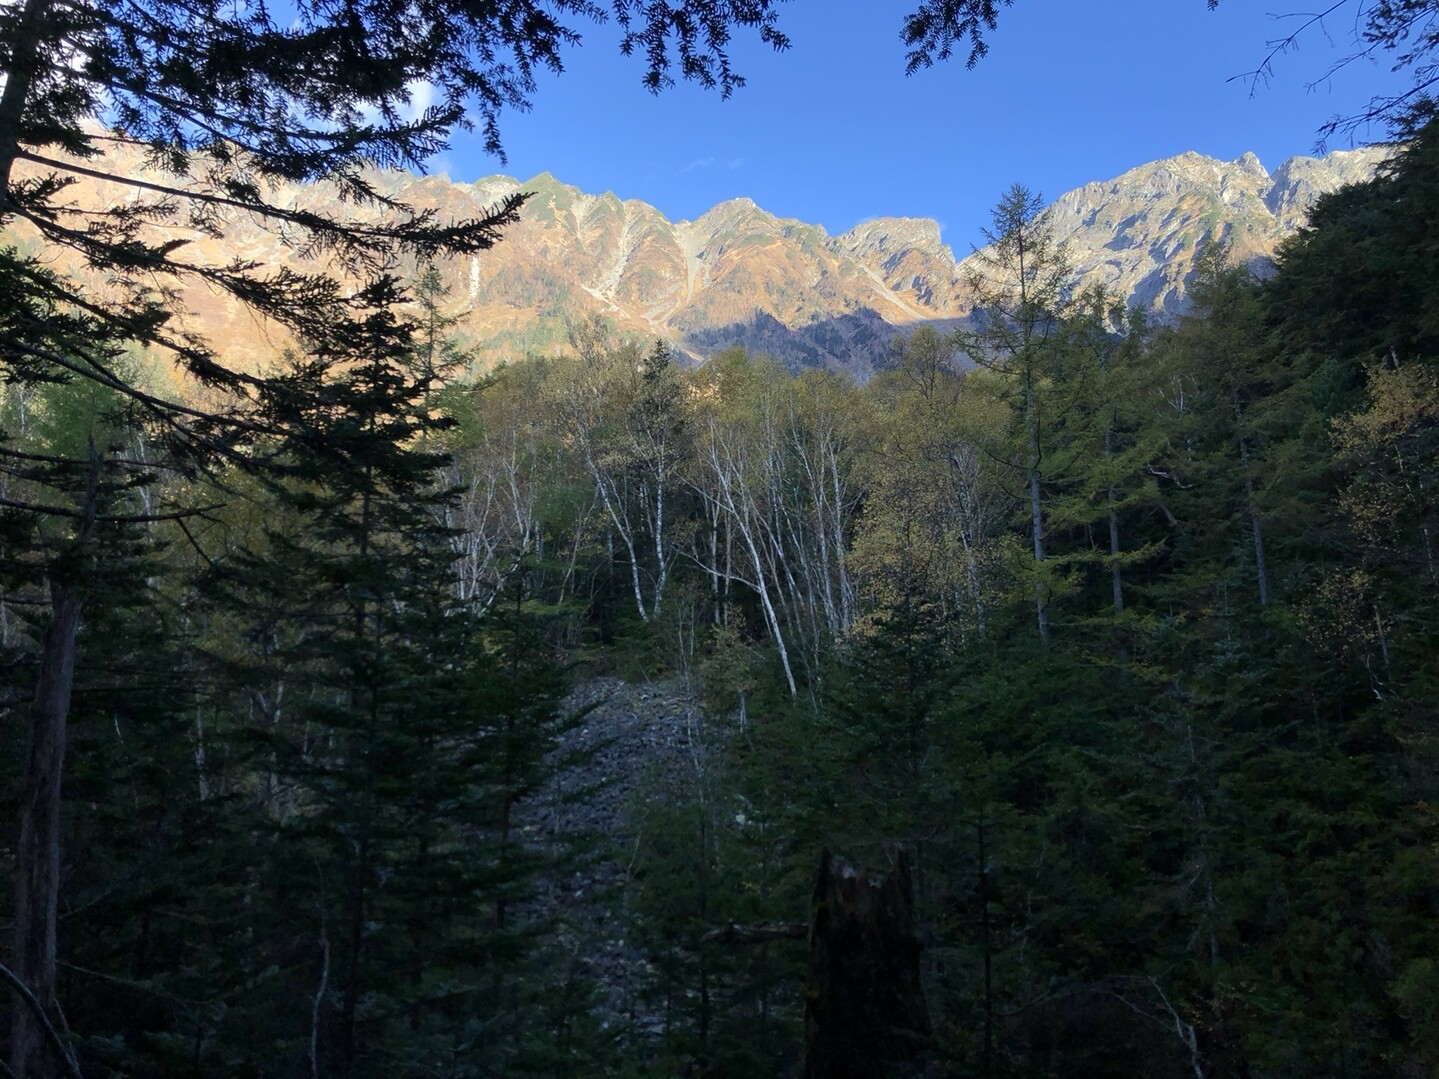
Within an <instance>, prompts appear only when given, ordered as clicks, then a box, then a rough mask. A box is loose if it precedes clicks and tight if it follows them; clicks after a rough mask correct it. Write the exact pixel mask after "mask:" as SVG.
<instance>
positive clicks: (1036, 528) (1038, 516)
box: [1025, 388, 1049, 641]
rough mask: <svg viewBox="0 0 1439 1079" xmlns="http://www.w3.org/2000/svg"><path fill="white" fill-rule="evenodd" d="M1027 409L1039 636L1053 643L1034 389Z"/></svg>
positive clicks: (1028, 393) (1027, 396) (1029, 391)
mask: <svg viewBox="0 0 1439 1079" xmlns="http://www.w3.org/2000/svg"><path fill="white" fill-rule="evenodd" d="M1025 408H1026V409H1027V410H1028V411H1029V524H1030V538H1031V539H1032V540H1033V541H1034V611H1035V621H1036V623H1037V625H1038V626H1039V636H1040V637H1041V638H1043V639H1044V640H1046V641H1047V640H1049V611H1048V596H1046V595H1045V587H1044V579H1043V578H1042V577H1041V576H1040V574H1039V571H1040V569H1041V567H1043V565H1044V508H1043V505H1042V504H1041V502H1040V498H1039V460H1040V457H1039V417H1038V416H1037V415H1036V414H1035V411H1034V409H1035V404H1034V390H1033V388H1029V389H1026V390H1025Z"/></svg>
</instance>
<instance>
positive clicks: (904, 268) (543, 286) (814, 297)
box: [19, 148, 1385, 378]
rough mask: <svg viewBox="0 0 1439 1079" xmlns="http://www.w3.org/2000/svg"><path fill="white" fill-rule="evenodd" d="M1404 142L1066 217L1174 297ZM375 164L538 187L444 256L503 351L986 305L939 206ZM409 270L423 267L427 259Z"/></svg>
mask: <svg viewBox="0 0 1439 1079" xmlns="http://www.w3.org/2000/svg"><path fill="white" fill-rule="evenodd" d="M1384 153H1385V151H1384V150H1383V149H1381V148H1368V149H1360V150H1352V151H1341V152H1337V153H1332V154H1329V155H1327V156H1326V157H1323V158H1317V159H1316V158H1302V157H1296V158H1292V159H1290V160H1289V161H1286V162H1284V163H1283V164H1282V165H1280V166H1279V167H1278V168H1277V169H1276V170H1275V171H1274V172H1273V173H1270V172H1268V171H1266V170H1265V169H1264V167H1263V166H1262V165H1261V164H1260V163H1259V161H1258V159H1257V158H1255V157H1254V155H1253V154H1245V155H1244V156H1242V157H1240V158H1239V159H1237V160H1235V161H1230V162H1223V161H1218V160H1215V159H1213V158H1209V157H1204V156H1203V155H1200V154H1197V153H1192V152H1191V153H1185V154H1180V155H1179V156H1177V157H1172V158H1167V159H1165V160H1162V161H1156V162H1151V163H1150V164H1147V165H1141V166H1139V167H1137V168H1134V169H1131V170H1130V171H1128V172H1126V173H1124V174H1123V175H1122V176H1119V177H1116V178H1115V179H1113V180H1108V181H1104V182H1099V183H1091V184H1086V185H1085V186H1084V187H1081V188H1078V189H1076V190H1074V191H1070V192H1068V193H1067V194H1065V195H1063V196H1061V197H1060V198H1059V199H1058V200H1057V201H1056V202H1055V203H1054V204H1053V205H1052V207H1051V213H1052V222H1053V226H1054V229H1055V233H1056V236H1057V238H1059V239H1061V240H1063V241H1065V243H1066V244H1067V248H1068V252H1069V256H1070V258H1071V260H1072V262H1073V264H1074V266H1075V268H1076V275H1077V280H1078V281H1079V282H1080V283H1084V284H1088V283H1102V284H1104V285H1106V286H1108V287H1109V288H1110V289H1112V290H1113V291H1114V292H1115V293H1116V294H1117V295H1121V296H1124V297H1125V298H1127V299H1128V300H1129V301H1130V302H1131V303H1134V304H1141V305H1143V306H1146V307H1149V308H1152V309H1154V310H1156V311H1159V312H1161V313H1167V314H1174V313H1176V312H1178V311H1180V310H1182V309H1183V306H1184V302H1185V300H1184V297H1185V283H1186V280H1187V278H1188V276H1189V273H1190V271H1191V269H1192V265H1193V259H1194V256H1195V254H1196V252H1197V251H1198V250H1199V249H1200V248H1201V247H1202V246H1203V245H1204V244H1205V243H1206V242H1208V240H1210V239H1211V238H1216V237H1217V238H1222V239H1226V240H1228V241H1229V242H1230V243H1232V244H1233V245H1234V248H1235V250H1236V251H1237V252H1238V253H1239V254H1240V256H1241V257H1244V258H1246V259H1249V260H1251V261H1252V262H1253V263H1254V264H1255V265H1256V266H1257V267H1258V268H1260V269H1263V267H1264V266H1265V260H1266V259H1267V258H1268V256H1269V255H1271V254H1272V253H1273V251H1274V249H1275V247H1276V245H1277V244H1278V243H1279V241H1280V240H1282V238H1283V237H1284V236H1286V235H1288V234H1290V233H1291V232H1293V231H1294V230H1295V229H1297V228H1299V227H1300V226H1301V225H1302V223H1303V220H1304V216H1305V214H1306V213H1307V211H1308V209H1309V207H1310V206H1311V205H1313V202H1314V200H1315V199H1316V198H1317V197H1318V196H1319V195H1320V194H1321V193H1323V192H1326V191H1331V190H1334V189H1336V188H1338V187H1339V186H1341V185H1343V184H1345V183H1351V182H1354V181H1356V180H1361V179H1364V178H1366V177H1368V176H1369V175H1371V174H1372V172H1373V170H1374V168H1375V166H1376V165H1377V164H1378V163H1379V161H1381V160H1382V159H1383V156H1384ZM107 165H108V168H109V171H112V172H117V173H120V174H128V175H138V174H140V173H142V172H143V166H142V163H141V161H140V159H139V158H138V156H129V157H127V156H125V155H124V154H119V155H117V156H116V157H115V158H114V159H113V160H111V161H110V162H108V163H107ZM375 182H376V185H377V187H379V188H380V189H381V190H382V191H383V193H385V194H387V195H391V196H394V197H396V198H399V199H401V200H403V201H406V202H409V203H411V204H413V205H414V206H416V207H417V208H419V209H433V210H434V211H436V213H437V215H438V216H439V217H440V218H441V219H445V218H450V219H461V218H467V217H473V216H475V215H477V214H478V213H479V212H481V211H483V210H484V209H485V208H486V207H488V206H491V205H493V204H494V203H495V202H496V201H498V200H499V199H500V198H502V197H503V196H505V195H508V194H510V193H512V192H515V191H528V192H531V193H532V197H531V199H530V201H529V202H528V204H527V205H526V208H525V210H524V213H523V216H522V219H521V221H520V223H519V224H518V225H516V226H513V227H511V228H510V229H509V230H508V231H507V232H506V234H505V238H504V240H503V242H502V243H501V244H500V245H499V246H497V247H496V248H495V249H494V250H493V251H490V252H486V253H485V254H483V255H479V256H474V257H471V258H468V259H455V260H451V261H449V262H446V263H443V264H441V265H440V266H439V267H438V268H439V270H440V273H441V276H442V279H443V281H444V282H445V284H446V286H447V287H448V289H449V293H448V299H447V307H448V309H449V313H450V314H453V315H455V316H456V317H458V318H459V319H460V326H461V329H462V330H463V332H464V333H465V335H466V336H467V337H469V338H470V339H471V340H472V341H473V342H474V343H475V344H477V345H479V346H480V348H481V349H482V350H483V353H484V355H485V356H486V359H487V361H488V362H497V361H499V360H502V359H507V358H514V357H518V356H521V355H524V354H526V353H529V352H553V351H556V350H558V349H561V348H563V347H564V346H565V343H566V338H567V332H568V326H569V325H571V324H572V323H573V322H574V321H575V320H578V319H583V318H587V317H590V316H596V315H597V316H601V317H603V318H605V319H607V320H609V321H610V322H611V323H612V324H613V325H614V327H615V328H616V329H617V330H618V331H619V332H620V333H621V334H632V335H638V336H642V337H647V338H655V337H658V338H663V339H665V340H667V341H669V342H671V343H672V344H673V345H674V346H675V347H677V348H678V349H680V350H682V351H683V352H685V353H686V354H688V355H689V356H690V357H692V358H693V359H694V360H697V361H698V360H703V359H704V358H707V357H708V356H711V355H714V354H715V353H716V352H719V351H721V350H723V349H725V348H727V347H730V346H732V345H742V346H744V347H746V348H749V349H751V350H754V351H764V352H768V353H771V354H773V355H776V356H778V357H780V358H782V359H784V360H785V361H786V362H788V363H790V364H791V365H793V366H801V365H817V366H823V367H829V368H833V369H838V370H844V371H848V372H850V373H852V374H854V375H856V376H857V377H860V378H864V377H866V376H867V375H868V374H869V373H870V372H871V371H872V370H873V368H874V366H875V364H876V363H879V362H881V361H882V359H883V357H884V356H885V354H886V352H887V351H888V349H889V348H890V342H891V340H892V338H893V336H894V334H895V333H897V332H902V331H903V329H904V328H906V327H910V326H914V325H916V324H920V323H933V324H937V325H940V326H947V325H954V324H956V323H958V322H959V321H960V320H962V319H964V318H965V316H966V315H967V314H968V312H969V305H968V303H967V300H966V297H967V294H968V288H967V285H966V281H967V279H968V274H969V271H970V269H971V266H972V263H970V261H969V260H968V259H966V260H962V261H959V262H956V260H955V257H954V254H953V252H952V251H951V250H950V248H949V247H948V246H946V245H945V244H944V242H943V241H942V239H941V237H940V230H939V226H938V224H937V223H936V222H934V221H931V220H927V219H917V218H904V217H887V218H878V219H875V220H872V221H867V222H864V223H863V224H860V225H857V226H856V227H855V228H853V229H850V230H849V231H847V232H844V233H841V234H839V235H837V236H831V235H830V234H828V233H827V232H826V231H825V230H824V229H823V228H821V227H820V226H818V225H811V224H806V223H805V222H802V221H799V220H795V219H791V218H780V217H776V216H775V215H773V214H770V213H768V212H766V211H765V210H763V209H762V208H760V207H759V206H756V205H755V204H754V203H753V202H752V201H751V200H749V199H743V198H741V199H733V200H730V201H728V202H723V203H720V204H719V205H718V206H715V207H714V208H712V209H711V210H709V211H708V212H706V213H705V214H703V215H702V216H700V217H699V218H698V219H697V220H694V221H678V222H671V221H669V220H668V219H666V218H665V217H664V215H663V214H661V213H660V212H659V211H658V210H657V209H655V208H654V207H653V206H650V205H648V204H647V203H644V202H641V201H638V200H634V199H631V200H621V199H619V198H618V197H616V196H615V195H614V194H613V193H605V194H603V195H591V194H587V193H585V192H582V191H580V190H579V189H578V188H576V187H572V186H570V185H567V184H564V183H562V182H561V181H559V180H558V179H556V178H555V177H553V176H551V175H549V174H548V173H542V174H540V175H539V176H536V177H533V178H532V179H530V180H527V181H524V182H520V181H518V180H516V179H514V178H512V177H508V176H490V177H486V178H484V179H482V180H479V181H477V182H475V183H473V184H458V183H453V182H451V181H450V180H449V179H448V178H447V177H444V176H425V177H416V176H413V175H410V174H408V173H401V172H388V173H382V174H377V175H376V177H375ZM74 191H75V194H74V199H75V201H76V203H77V204H80V205H90V206H98V205H105V204H107V203H110V202H112V201H113V200H117V199H120V198H126V197H129V194H130V192H129V190H128V189H127V188H125V187H122V186H120V185H115V184H108V183H90V184H82V185H77V186H76V188H75V189H74ZM277 195H278V197H279V198H281V199H282V200H283V201H285V202H288V203H289V204H292V205H296V206H314V207H321V206H324V205H326V204H327V203H330V202H331V201H333V200H334V198H335V193H334V191H333V190H332V189H330V188H329V186H328V185H326V184H316V185H311V186H308V187H293V188H289V189H281V190H280V191H279V192H277ZM360 212H361V213H364V211H360ZM19 238H20V240H21V241H22V242H23V241H24V240H25V237H24V236H23V233H21V234H20V235H19ZM194 246H195V248H196V249H197V250H198V251H199V252H200V253H201V254H202V255H204V256H205V257H207V258H209V259H211V260H213V261H216V262H220V261H225V260H227V259H228V258H230V257H234V256H235V255H236V254H239V255H241V256H243V257H247V258H254V259H257V260H260V261H262V262H264V263H267V264H270V265H281V264H284V263H286V262H300V261H302V259H301V255H300V253H298V252H295V251H292V250H289V249H287V248H286V247H285V246H284V245H283V244H282V243H281V241H280V240H279V239H278V238H277V237H275V236H273V235H271V234H269V233H266V232H264V231H263V230H261V229H260V228H259V227H258V226H257V225H256V224H255V223H254V222H252V221H250V220H248V219H243V218H240V219H236V220H234V221H231V222H228V223H227V232H226V236H225V238H224V239H223V240H221V241H217V240H214V239H210V238H206V237H200V236H196V238H195V241H194ZM72 270H74V271H75V272H81V273H83V272H84V271H83V270H82V269H80V268H78V267H72ZM399 272H400V273H401V274H402V275H413V274H416V273H417V267H415V266H414V265H413V264H411V265H402V266H400V267H399ZM185 299H186V302H187V304H188V305H189V307H190V309H191V311H192V316H191V319H190V321H192V323H193V324H194V325H195V326H197V327H198V328H201V329H203V330H204V331H205V332H207V333H208V335H209V336H210V337H211V339H212V340H215V341H220V342H224V343H225V347H226V350H227V354H228V356H229V357H230V359H231V360H232V361H233V362H236V363H237V364H239V365H240V366H243V367H253V366H255V365H256V364H258V363H261V362H263V359H264V357H266V356H268V355H272V354H273V353H274V351H275V349H276V348H277V347H279V346H280V345H281V344H283V343H284V342H283V340H279V339H277V337H276V335H275V332H274V331H273V330H272V329H270V328H268V327H266V326H264V325H262V324H260V323H258V322H257V321H256V320H255V319H254V318H252V317H251V316H250V315H249V314H248V313H246V312H244V311H243V310H242V309H240V308H239V307H238V305H236V304H234V303H233V302H231V301H229V300H228V299H226V298H223V297H219V296H216V295H214V294H212V293H209V292H207V291H203V290H199V289H194V288H191V289H189V290H188V291H187V292H186V294H185Z"/></svg>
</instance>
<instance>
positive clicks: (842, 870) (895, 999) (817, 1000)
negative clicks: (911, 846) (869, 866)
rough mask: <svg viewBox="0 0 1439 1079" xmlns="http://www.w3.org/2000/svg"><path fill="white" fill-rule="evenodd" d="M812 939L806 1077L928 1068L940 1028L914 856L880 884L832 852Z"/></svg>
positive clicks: (877, 1077)
mask: <svg viewBox="0 0 1439 1079" xmlns="http://www.w3.org/2000/svg"><path fill="white" fill-rule="evenodd" d="M809 942H810V943H809V975H808V978H807V980H806V984H805V1002H804V1036H805V1063H804V1076H805V1079H882V1077H885V1076H890V1075H898V1074H908V1073H909V1072H910V1071H912V1070H913V1069H915V1068H916V1067H919V1066H920V1065H921V1064H922V1060H923V1057H924V1054H925V1051H926V1050H927V1049H928V1048H929V1044H930V1034H931V1030H930V1024H929V1010H928V1007H927V1006H926V1004H925V1000H924V989H923V987H922V986H921V984H920V977H919V953H920V946H919V940H918V938H917V937H916V936H915V931H914V886H913V883H912V881H911V879H910V875H909V862H908V860H907V859H906V858H905V856H904V855H903V854H902V853H901V854H900V856H899V858H898V860H897V861H896V863H895V866H894V869H893V870H892V871H891V872H890V874H889V876H888V877H886V878H885V880H884V883H883V884H881V883H880V882H879V881H878V880H875V879H872V878H870V876H869V875H868V874H867V873H865V871H864V870H863V869H857V868H855V867H854V866H851V865H850V864H849V863H847V862H846V861H844V860H843V859H842V858H836V857H833V856H832V855H831V854H830V853H829V851H825V852H824V853H823V854H822V855H821V856H820V863H819V874H818V876H817V877H816V878H815V883H814V898H813V923H812V925H811V928H810V938H809Z"/></svg>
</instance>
